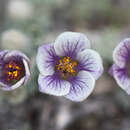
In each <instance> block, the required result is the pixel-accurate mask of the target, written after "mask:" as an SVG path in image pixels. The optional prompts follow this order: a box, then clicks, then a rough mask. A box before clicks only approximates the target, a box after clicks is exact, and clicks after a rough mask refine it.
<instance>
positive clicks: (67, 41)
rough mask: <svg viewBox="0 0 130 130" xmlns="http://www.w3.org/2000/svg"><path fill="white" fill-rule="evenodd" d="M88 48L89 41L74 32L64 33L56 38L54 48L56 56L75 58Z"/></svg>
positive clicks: (82, 35)
mask: <svg viewBox="0 0 130 130" xmlns="http://www.w3.org/2000/svg"><path fill="white" fill-rule="evenodd" d="M89 47H90V43H89V40H88V39H87V37H86V36H85V35H84V34H81V33H75V32H64V33H62V34H61V35H59V36H58V38H57V39H56V41H55V43H54V48H55V51H56V54H57V55H58V56H71V57H73V56H75V55H76V54H77V52H80V51H82V50H84V49H86V48H89Z"/></svg>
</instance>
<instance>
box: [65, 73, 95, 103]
mask: <svg viewBox="0 0 130 130" xmlns="http://www.w3.org/2000/svg"><path fill="white" fill-rule="evenodd" d="M94 85H95V79H94V78H93V76H92V75H91V74H90V73H89V72H87V71H80V72H79V73H78V76H77V77H76V78H75V79H74V80H73V81H72V86H71V88H70V92H69V94H67V95H66V96H65V97H66V98H68V99H70V100H72V101H76V102H80V101H83V100H85V99H86V98H87V97H88V96H89V95H90V94H91V93H92V91H93V89H94Z"/></svg>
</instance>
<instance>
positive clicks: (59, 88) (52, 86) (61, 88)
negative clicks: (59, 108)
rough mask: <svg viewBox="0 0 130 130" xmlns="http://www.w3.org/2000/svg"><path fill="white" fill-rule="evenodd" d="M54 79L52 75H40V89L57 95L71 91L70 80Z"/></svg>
mask: <svg viewBox="0 0 130 130" xmlns="http://www.w3.org/2000/svg"><path fill="white" fill-rule="evenodd" d="M58 80H59V81H57V79H55V80H53V78H52V75H48V76H43V75H41V74H40V75H39V78H38V84H39V91H40V92H43V93H46V94H50V95H55V96H64V95H66V94H68V93H69V91H70V85H71V84H70V83H69V82H68V81H65V80H62V79H58Z"/></svg>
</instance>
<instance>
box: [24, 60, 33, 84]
mask: <svg viewBox="0 0 130 130" xmlns="http://www.w3.org/2000/svg"><path fill="white" fill-rule="evenodd" d="M23 64H24V67H25V83H27V81H28V80H29V77H30V75H31V72H30V66H29V64H28V62H27V61H26V60H25V59H23Z"/></svg>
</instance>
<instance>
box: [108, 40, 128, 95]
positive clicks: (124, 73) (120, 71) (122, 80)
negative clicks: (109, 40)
mask: <svg viewBox="0 0 130 130" xmlns="http://www.w3.org/2000/svg"><path fill="white" fill-rule="evenodd" d="M113 60H114V62H115V64H113V66H112V67H111V69H110V71H109V72H110V74H111V75H112V76H113V77H114V78H115V80H116V82H117V83H118V85H119V86H120V87H121V88H122V89H124V90H125V91H126V92H127V93H128V94H130V38H127V39H125V40H123V41H121V42H120V44H119V45H118V46H117V47H116V48H115V50H114V52H113Z"/></svg>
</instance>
